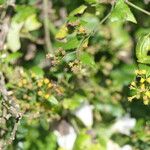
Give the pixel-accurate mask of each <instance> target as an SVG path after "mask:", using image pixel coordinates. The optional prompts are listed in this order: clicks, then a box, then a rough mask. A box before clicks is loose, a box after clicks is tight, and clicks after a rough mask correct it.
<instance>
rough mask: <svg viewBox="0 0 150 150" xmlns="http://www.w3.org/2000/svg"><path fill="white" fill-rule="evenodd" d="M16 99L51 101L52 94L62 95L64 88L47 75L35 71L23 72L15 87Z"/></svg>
mask: <svg viewBox="0 0 150 150" xmlns="http://www.w3.org/2000/svg"><path fill="white" fill-rule="evenodd" d="M14 93H15V95H16V99H19V100H24V101H30V102H31V101H32V102H33V103H34V102H39V103H44V101H45V100H48V101H51V100H50V99H51V97H52V96H54V95H55V96H60V95H62V94H63V89H62V88H61V87H60V86H59V85H57V84H56V83H55V82H53V81H51V80H50V79H48V78H46V77H39V76H37V75H36V74H34V73H31V74H29V75H28V74H23V75H22V76H21V78H20V79H19V81H18V83H16V85H15V88H14Z"/></svg>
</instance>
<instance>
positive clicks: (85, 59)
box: [79, 52, 95, 67]
mask: <svg viewBox="0 0 150 150" xmlns="http://www.w3.org/2000/svg"><path fill="white" fill-rule="evenodd" d="M79 59H80V61H81V62H82V63H83V64H84V65H87V66H90V67H93V66H94V65H95V62H94V59H93V57H92V56H91V55H90V54H88V53H87V52H82V53H81V55H80V57H79Z"/></svg>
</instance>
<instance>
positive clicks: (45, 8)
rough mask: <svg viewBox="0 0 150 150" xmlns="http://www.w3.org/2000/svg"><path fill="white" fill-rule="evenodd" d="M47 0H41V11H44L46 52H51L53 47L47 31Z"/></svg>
mask: <svg viewBox="0 0 150 150" xmlns="http://www.w3.org/2000/svg"><path fill="white" fill-rule="evenodd" d="M48 9H49V8H48V0H43V12H44V32H45V45H46V49H47V51H48V52H51V53H53V47H52V43H51V39H50V32H49V18H48Z"/></svg>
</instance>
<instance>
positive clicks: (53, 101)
mask: <svg viewBox="0 0 150 150" xmlns="http://www.w3.org/2000/svg"><path fill="white" fill-rule="evenodd" d="M48 101H49V102H50V103H52V104H54V105H58V100H57V99H56V98H55V97H54V96H53V95H52V96H50V97H49V99H48Z"/></svg>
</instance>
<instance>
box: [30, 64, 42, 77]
mask: <svg viewBox="0 0 150 150" xmlns="http://www.w3.org/2000/svg"><path fill="white" fill-rule="evenodd" d="M30 70H31V71H32V72H33V73H35V74H36V75H38V76H40V77H43V75H44V71H43V69H41V68H40V67H38V66H34V67H32V68H31V69H30Z"/></svg>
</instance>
